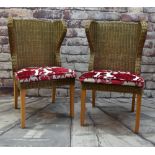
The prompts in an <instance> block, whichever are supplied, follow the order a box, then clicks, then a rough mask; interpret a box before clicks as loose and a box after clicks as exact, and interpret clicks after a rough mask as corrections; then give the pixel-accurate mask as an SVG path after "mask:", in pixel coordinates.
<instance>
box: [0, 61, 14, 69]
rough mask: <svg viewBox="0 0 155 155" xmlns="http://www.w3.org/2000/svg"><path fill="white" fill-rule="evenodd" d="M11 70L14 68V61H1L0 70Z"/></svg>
mask: <svg viewBox="0 0 155 155" xmlns="http://www.w3.org/2000/svg"><path fill="white" fill-rule="evenodd" d="M8 69H9V70H10V69H12V63H11V62H0V70H8Z"/></svg>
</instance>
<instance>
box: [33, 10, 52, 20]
mask: <svg viewBox="0 0 155 155" xmlns="http://www.w3.org/2000/svg"><path fill="white" fill-rule="evenodd" d="M52 12H53V11H52V10H43V9H39V10H38V9H37V10H35V11H34V12H33V17H34V18H46V19H53V13H52Z"/></svg>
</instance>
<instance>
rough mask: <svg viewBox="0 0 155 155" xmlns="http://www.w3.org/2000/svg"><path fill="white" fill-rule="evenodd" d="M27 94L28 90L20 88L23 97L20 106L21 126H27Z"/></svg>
mask: <svg viewBox="0 0 155 155" xmlns="http://www.w3.org/2000/svg"><path fill="white" fill-rule="evenodd" d="M25 94H26V90H25V89H21V90H20V98H21V106H20V110H21V112H20V114H21V128H25Z"/></svg>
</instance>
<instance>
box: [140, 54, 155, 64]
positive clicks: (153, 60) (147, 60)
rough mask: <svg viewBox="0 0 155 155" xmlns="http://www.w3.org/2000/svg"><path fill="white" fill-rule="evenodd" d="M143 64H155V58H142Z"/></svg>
mask: <svg viewBox="0 0 155 155" xmlns="http://www.w3.org/2000/svg"><path fill="white" fill-rule="evenodd" d="M142 64H151V65H152V64H153V65H154V64H155V57H146V56H142Z"/></svg>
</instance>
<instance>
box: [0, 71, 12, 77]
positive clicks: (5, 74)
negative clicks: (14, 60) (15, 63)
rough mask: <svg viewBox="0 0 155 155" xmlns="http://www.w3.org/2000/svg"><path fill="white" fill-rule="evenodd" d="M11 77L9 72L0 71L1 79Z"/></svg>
mask: <svg viewBox="0 0 155 155" xmlns="http://www.w3.org/2000/svg"><path fill="white" fill-rule="evenodd" d="M10 77H11V76H10V72H8V71H5V70H4V71H3V70H1V71H0V78H10Z"/></svg>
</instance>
